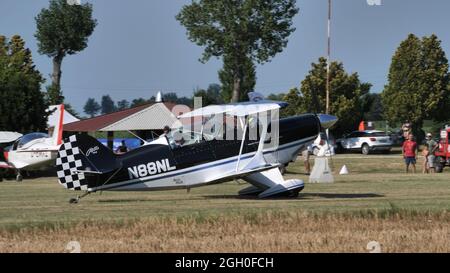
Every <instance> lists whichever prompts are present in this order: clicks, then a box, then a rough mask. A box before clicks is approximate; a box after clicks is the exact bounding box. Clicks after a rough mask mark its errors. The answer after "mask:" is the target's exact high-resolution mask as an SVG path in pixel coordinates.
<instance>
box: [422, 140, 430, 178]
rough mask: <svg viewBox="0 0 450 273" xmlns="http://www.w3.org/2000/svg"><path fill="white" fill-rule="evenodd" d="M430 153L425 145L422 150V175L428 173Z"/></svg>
mask: <svg viewBox="0 0 450 273" xmlns="http://www.w3.org/2000/svg"><path fill="white" fill-rule="evenodd" d="M429 155H430V153H429V152H428V146H427V145H424V146H423V149H422V157H423V164H422V173H428V172H429V168H428V156H429Z"/></svg>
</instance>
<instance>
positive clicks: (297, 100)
mask: <svg viewBox="0 0 450 273" xmlns="http://www.w3.org/2000/svg"><path fill="white" fill-rule="evenodd" d="M282 100H283V101H285V102H287V103H288V104H289V105H288V106H287V107H286V108H284V109H281V111H280V116H281V117H290V116H295V115H299V114H303V113H304V112H305V111H304V106H303V98H302V96H301V94H300V90H298V88H292V89H291V90H289V92H288V93H287V94H285V95H284V96H283V99H282Z"/></svg>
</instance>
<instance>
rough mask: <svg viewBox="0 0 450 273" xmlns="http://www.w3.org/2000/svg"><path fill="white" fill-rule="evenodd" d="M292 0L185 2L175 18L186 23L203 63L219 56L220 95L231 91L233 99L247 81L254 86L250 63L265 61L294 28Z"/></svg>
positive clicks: (280, 48)
mask: <svg viewBox="0 0 450 273" xmlns="http://www.w3.org/2000/svg"><path fill="white" fill-rule="evenodd" d="M295 2H296V1H295V0H266V1H260V0H198V1H192V3H191V4H190V5H186V6H184V7H183V9H182V10H181V11H180V13H179V14H178V15H177V16H176V18H177V20H178V21H180V23H181V24H182V25H183V26H184V27H186V29H187V34H188V38H189V40H191V41H192V42H194V43H196V44H197V45H199V46H202V47H204V52H203V56H202V58H201V61H202V62H206V61H208V60H209V59H210V58H211V57H223V62H224V66H223V69H222V73H220V74H222V76H221V81H222V85H223V90H224V94H225V95H224V98H227V97H230V95H229V92H230V90H233V92H232V95H231V100H232V101H234V102H235V101H238V100H242V99H244V98H243V97H244V96H245V95H241V93H245V92H248V89H247V88H248V86H247V87H245V88H242V86H245V85H244V84H245V83H246V82H247V84H248V85H249V86H251V87H252V88H253V86H254V84H253V85H252V81H254V79H255V76H254V63H255V62H258V63H265V62H267V61H269V60H270V59H271V58H272V57H273V56H275V55H276V54H277V53H280V52H281V51H282V50H283V48H284V47H286V45H287V42H288V40H287V38H288V37H289V35H290V34H291V33H292V32H293V31H294V30H295V28H294V27H292V19H293V17H294V16H295V15H296V14H297V13H298V9H297V7H296V6H295ZM231 79H232V80H231ZM231 87H233V88H231ZM242 90H243V91H242ZM245 99H246V98H245Z"/></svg>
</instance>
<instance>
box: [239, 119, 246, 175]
mask: <svg viewBox="0 0 450 273" xmlns="http://www.w3.org/2000/svg"><path fill="white" fill-rule="evenodd" d="M243 119H245V121H243ZM239 121H240V122H241V125H243V124H242V123H244V122H245V123H244V126H243V127H244V133H243V134H242V141H241V148H240V149H239V156H238V161H237V164H236V172H238V171H239V163H240V162H241V155H242V150H243V149H244V141H245V137H246V136H247V127H248V120H247V118H245V117H239Z"/></svg>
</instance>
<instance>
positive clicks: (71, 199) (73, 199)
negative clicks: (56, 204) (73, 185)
mask: <svg viewBox="0 0 450 273" xmlns="http://www.w3.org/2000/svg"><path fill="white" fill-rule="evenodd" d="M69 203H70V204H77V203H78V198H73V197H72V198H70V199H69Z"/></svg>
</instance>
